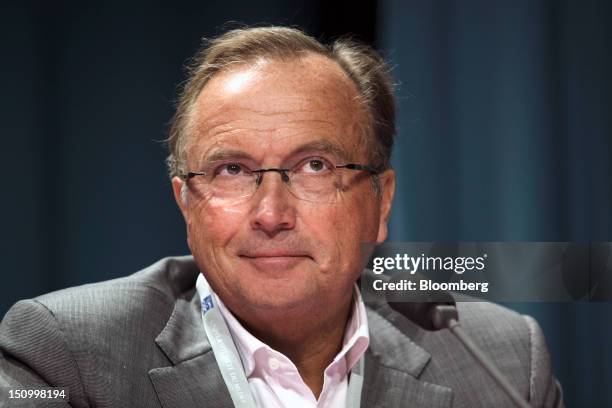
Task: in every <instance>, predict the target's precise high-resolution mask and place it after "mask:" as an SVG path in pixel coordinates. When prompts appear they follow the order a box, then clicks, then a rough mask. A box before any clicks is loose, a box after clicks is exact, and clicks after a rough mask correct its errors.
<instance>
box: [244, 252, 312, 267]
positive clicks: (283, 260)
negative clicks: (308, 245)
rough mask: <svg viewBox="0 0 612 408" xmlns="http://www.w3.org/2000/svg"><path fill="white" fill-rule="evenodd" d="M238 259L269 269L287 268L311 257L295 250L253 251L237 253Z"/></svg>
mask: <svg viewBox="0 0 612 408" xmlns="http://www.w3.org/2000/svg"><path fill="white" fill-rule="evenodd" d="M239 257H240V259H242V260H244V261H246V262H248V263H249V264H251V265H253V266H254V267H255V268H256V269H261V270H271V269H282V270H287V269H291V268H292V267H294V266H296V265H297V264H299V263H300V262H302V261H305V260H311V259H312V257H311V256H309V255H306V254H302V253H295V252H281V251H274V252H255V253H248V254H242V255H239Z"/></svg>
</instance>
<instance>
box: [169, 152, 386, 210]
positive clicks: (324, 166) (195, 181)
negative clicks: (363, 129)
mask: <svg viewBox="0 0 612 408" xmlns="http://www.w3.org/2000/svg"><path fill="white" fill-rule="evenodd" d="M344 169H345V170H354V171H366V172H369V173H370V174H372V175H376V174H379V173H380V170H378V169H376V168H374V167H372V166H367V165H363V164H356V163H348V164H342V165H334V164H333V163H331V162H330V161H329V160H327V159H325V158H322V157H308V158H306V159H304V160H301V161H300V162H298V163H297V164H296V165H294V166H293V167H291V168H269V169H256V170H252V169H250V168H249V167H248V166H246V165H245V164H242V163H239V162H227V161H226V162H223V163H213V164H211V165H209V166H207V167H206V168H205V169H203V170H202V171H201V172H188V173H186V174H183V175H181V176H180V177H181V178H182V179H184V180H186V181H188V182H189V183H188V185H189V188H192V189H195V191H196V192H198V193H200V194H201V195H202V196H204V197H210V198H212V197H215V198H218V199H222V200H226V201H230V202H236V201H241V200H245V199H248V198H249V197H251V196H252V195H254V194H255V192H256V191H257V189H258V188H259V186H260V185H261V183H262V182H263V176H264V174H265V173H268V172H274V173H278V174H280V176H281V180H282V181H283V182H284V184H285V185H286V186H287V188H288V190H289V191H290V192H291V193H292V194H293V195H294V196H295V197H296V198H298V199H300V200H305V201H310V202H328V201H330V200H331V199H332V198H333V197H334V193H335V192H337V191H338V190H339V189H341V188H342V187H343V185H344V183H343V180H342V177H341V174H340V171H341V170H344Z"/></svg>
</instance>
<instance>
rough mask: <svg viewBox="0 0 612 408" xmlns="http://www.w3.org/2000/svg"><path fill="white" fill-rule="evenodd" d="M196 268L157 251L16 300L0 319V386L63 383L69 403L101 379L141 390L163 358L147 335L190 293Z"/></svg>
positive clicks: (101, 382) (101, 386) (189, 260)
mask: <svg viewBox="0 0 612 408" xmlns="http://www.w3.org/2000/svg"><path fill="white" fill-rule="evenodd" d="M197 274H198V269H197V267H196V265H195V263H194V262H193V259H192V258H191V257H178V258H164V259H162V260H160V261H158V262H156V263H155V264H153V265H151V266H149V267H147V268H145V269H143V270H141V271H139V272H137V273H135V274H133V275H130V276H127V277H124V278H119V279H114V280H110V281H105V282H100V283H94V284H88V285H82V286H78V287H73V288H68V289H63V290H60V291H57V292H52V293H48V294H46V295H43V296H39V297H37V298H34V299H28V300H22V301H20V302H18V303H16V304H15V305H14V306H13V307H12V308H11V309H10V310H9V311H8V312H7V314H6V315H5V316H4V318H3V320H2V323H1V324H0V366H2V367H4V368H2V370H0V385H1V384H2V383H4V382H8V383H11V382H12V383H21V384H27V383H30V384H36V383H40V382H41V381H42V382H44V383H48V384H52V385H53V384H55V386H59V385H66V384H70V387H69V388H70V396H71V400H72V401H73V402H74V403H75V404H76V405H75V406H79V405H81V404H84V402H83V401H84V400H85V395H86V391H85V390H86V389H89V390H90V392H92V391H91V390H92V389H93V390H105V389H107V388H108V387H107V386H105V385H104V384H106V385H109V384H115V383H116V384H115V388H116V389H117V390H120V389H121V387H128V388H129V387H131V386H142V387H141V388H142V389H143V390H148V388H147V384H146V381H148V379H147V376H146V373H147V372H148V370H149V369H150V367H156V366H163V365H165V364H167V359H166V356H165V355H164V354H163V353H162V352H161V350H159V348H158V347H157V346H156V344H155V338H156V337H157V336H158V335H159V333H160V332H161V331H162V330H163V329H164V327H165V325H166V323H167V321H168V319H169V318H170V315H171V314H172V312H173V310H174V306H175V304H176V302H177V300H178V299H181V298H183V299H187V298H191V297H192V296H193V294H194V291H195V281H196V278H197ZM127 378H131V380H130V381H131V383H130V382H126V379H127ZM130 384H131V385H130ZM126 392H127V391H126ZM143 392H145V391H143ZM146 392H149V393H150V390H149V391H146ZM126 395H127V394H126ZM97 397H99V400H100V401H105V399H108V398H113V397H114V396H113V395H110V394H108V393H104V392H103V391H101V392H100V393H99V395H98V396H97ZM147 397H148V398H155V397H154V396H153V395H148V396H147ZM89 398H94V397H92V396H91V395H89ZM139 398H140V397H139ZM109 401H110V400H109ZM111 405H112V404H111Z"/></svg>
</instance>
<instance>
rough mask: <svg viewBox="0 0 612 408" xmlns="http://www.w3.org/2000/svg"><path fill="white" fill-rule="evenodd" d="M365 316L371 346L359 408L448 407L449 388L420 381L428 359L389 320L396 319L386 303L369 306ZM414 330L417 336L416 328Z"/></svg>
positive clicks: (368, 352) (367, 356)
mask: <svg viewBox="0 0 612 408" xmlns="http://www.w3.org/2000/svg"><path fill="white" fill-rule="evenodd" d="M367 314H368V326H369V329H370V347H369V349H368V350H367V351H366V354H365V378H364V389H363V393H362V404H361V405H362V406H363V407H368V408H370V407H372V408H374V407H385V408H394V407H398V408H399V407H410V408H421V407H422V408H425V407H427V408H447V407H450V406H451V405H452V398H453V393H452V390H451V389H450V388H448V387H445V386H442V385H437V384H432V383H428V382H426V381H423V380H420V379H419V377H420V376H421V373H422V372H423V370H424V369H425V367H426V366H427V364H428V362H429V360H430V359H431V356H430V355H429V353H427V352H426V351H425V350H423V349H422V348H421V347H419V346H418V345H417V344H416V343H414V342H413V341H411V340H410V338H409V337H408V336H407V335H406V334H405V333H404V332H402V331H400V330H398V329H397V328H396V327H395V326H394V325H393V324H392V323H391V322H390V321H389V320H391V321H393V318H398V317H399V316H395V315H397V314H395V312H393V311H391V310H390V309H389V308H388V306H387V305H386V304H379V305H376V306H375V307H374V308H369V307H368V308H367ZM381 314H382V315H384V316H386V317H383V316H382V315H381ZM394 314H395V315H394ZM389 318H391V319H389ZM413 329H414V330H413V332H414V334H415V335H416V333H417V332H418V329H417V328H416V327H414V328H413Z"/></svg>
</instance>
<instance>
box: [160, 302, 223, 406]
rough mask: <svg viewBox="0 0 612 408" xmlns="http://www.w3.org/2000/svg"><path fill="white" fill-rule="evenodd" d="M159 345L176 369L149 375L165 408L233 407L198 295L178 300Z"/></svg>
mask: <svg viewBox="0 0 612 408" xmlns="http://www.w3.org/2000/svg"><path fill="white" fill-rule="evenodd" d="M155 342H156V343H157V345H158V346H159V347H160V348H161V349H162V350H163V352H164V353H165V354H166V356H167V357H168V359H169V360H170V361H171V362H172V366H169V367H159V368H154V369H152V370H150V371H149V378H150V379H151V382H152V383H153V387H154V388H155V392H156V393H157V397H158V398H159V401H160V402H161V404H162V406H163V407H164V408H171V407H177V408H178V407H181V408H208V407H221V408H223V407H228V408H229V407H233V404H232V400H231V397H230V395H229V392H228V391H227V387H226V385H225V382H224V381H223V377H222V376H221V373H220V372H219V369H218V367H217V361H216V360H215V356H214V354H213V352H212V349H211V347H210V344H209V343H208V340H207V338H206V332H205V331H204V327H203V324H202V320H201V315H200V302H199V296H198V294H197V292H195V291H194V292H190V296H188V297H187V298H186V299H178V300H177V302H176V304H175V306H174V310H173V312H172V315H171V316H170V319H169V320H168V323H167V324H166V327H165V328H164V330H162V332H161V333H160V334H159V336H157V338H156V339H155Z"/></svg>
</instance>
